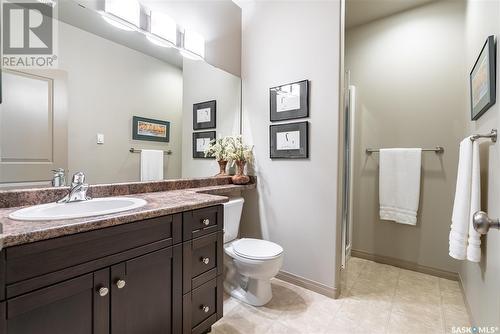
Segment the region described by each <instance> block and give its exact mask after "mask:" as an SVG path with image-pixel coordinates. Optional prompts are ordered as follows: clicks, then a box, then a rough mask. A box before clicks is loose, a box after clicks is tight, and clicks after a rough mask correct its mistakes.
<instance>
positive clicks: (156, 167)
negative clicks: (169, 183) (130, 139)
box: [141, 150, 163, 181]
mask: <svg viewBox="0 0 500 334" xmlns="http://www.w3.org/2000/svg"><path fill="white" fill-rule="evenodd" d="M158 180H163V151H159V150H142V151H141V181H158Z"/></svg>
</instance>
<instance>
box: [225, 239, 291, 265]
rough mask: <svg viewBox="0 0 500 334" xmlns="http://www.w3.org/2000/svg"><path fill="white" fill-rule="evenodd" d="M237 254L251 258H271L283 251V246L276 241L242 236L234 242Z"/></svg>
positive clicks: (234, 249)
mask: <svg viewBox="0 0 500 334" xmlns="http://www.w3.org/2000/svg"><path fill="white" fill-rule="evenodd" d="M232 246H233V251H234V253H235V254H236V255H238V256H241V257H243V258H246V259H251V260H269V259H273V258H276V257H278V256H280V255H281V253H283V248H282V247H281V246H280V245H278V244H275V243H274V242H271V241H267V240H260V239H251V238H242V239H240V240H237V241H236V242H234V243H233V245H232Z"/></svg>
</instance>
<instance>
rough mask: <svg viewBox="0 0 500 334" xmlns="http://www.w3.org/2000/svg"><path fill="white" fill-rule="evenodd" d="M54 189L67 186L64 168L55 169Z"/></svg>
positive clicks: (53, 177)
mask: <svg viewBox="0 0 500 334" xmlns="http://www.w3.org/2000/svg"><path fill="white" fill-rule="evenodd" d="M52 172H53V173H54V175H53V176H52V187H64V186H65V185H66V174H65V172H64V169H63V168H58V169H53V170H52Z"/></svg>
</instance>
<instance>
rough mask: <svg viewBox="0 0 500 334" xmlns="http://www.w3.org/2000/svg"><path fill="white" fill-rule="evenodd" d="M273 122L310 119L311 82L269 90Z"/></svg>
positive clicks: (300, 82)
mask: <svg viewBox="0 0 500 334" xmlns="http://www.w3.org/2000/svg"><path fill="white" fill-rule="evenodd" d="M269 106H270V110H271V115H270V118H271V122H276V121H283V120H287V119H296V118H304V117H309V80H302V81H299V82H294V83H290V84H286V85H281V86H277V87H273V88H270V89H269Z"/></svg>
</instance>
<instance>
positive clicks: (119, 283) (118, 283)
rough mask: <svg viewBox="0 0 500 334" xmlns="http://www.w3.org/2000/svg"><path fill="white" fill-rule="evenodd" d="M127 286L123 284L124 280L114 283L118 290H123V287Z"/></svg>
mask: <svg viewBox="0 0 500 334" xmlns="http://www.w3.org/2000/svg"><path fill="white" fill-rule="evenodd" d="M126 284H127V282H125V281H124V280H122V279H119V280H118V281H116V287H117V288H118V289H123V288H124V287H125V285H126Z"/></svg>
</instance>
